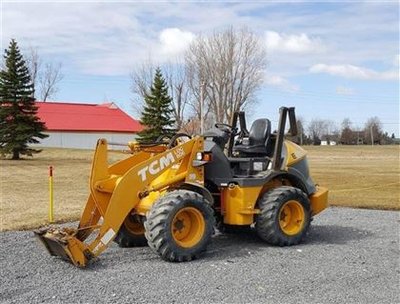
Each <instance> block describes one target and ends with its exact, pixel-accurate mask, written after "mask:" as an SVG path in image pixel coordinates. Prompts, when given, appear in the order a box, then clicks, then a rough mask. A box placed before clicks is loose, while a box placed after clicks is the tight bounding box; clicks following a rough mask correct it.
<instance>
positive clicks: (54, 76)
mask: <svg viewBox="0 0 400 304" xmlns="http://www.w3.org/2000/svg"><path fill="white" fill-rule="evenodd" d="M61 67H62V65H61V63H58V64H53V63H46V64H45V65H44V69H43V70H41V71H40V73H39V78H38V86H39V94H40V95H39V97H40V99H41V100H42V101H46V100H47V99H48V98H51V97H55V95H56V94H57V92H58V87H57V84H58V83H59V82H60V81H61V80H62V79H63V77H64V75H63V74H62V73H61Z"/></svg>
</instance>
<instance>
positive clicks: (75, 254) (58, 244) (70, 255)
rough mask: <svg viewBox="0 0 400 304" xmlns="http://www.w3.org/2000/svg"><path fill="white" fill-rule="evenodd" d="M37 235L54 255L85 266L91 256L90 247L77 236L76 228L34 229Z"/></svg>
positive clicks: (79, 265) (76, 264)
mask: <svg viewBox="0 0 400 304" xmlns="http://www.w3.org/2000/svg"><path fill="white" fill-rule="evenodd" d="M34 233H35V235H36V237H37V238H38V239H39V240H40V241H41V242H42V243H43V245H44V246H45V247H46V249H47V251H48V252H49V253H50V255H52V256H59V257H61V258H62V259H64V260H66V261H69V262H71V263H73V264H74V265H75V266H78V267H84V266H86V263H87V262H88V260H89V259H90V257H91V254H90V251H89V249H87V247H86V245H85V244H84V243H82V242H81V241H80V240H78V239H77V238H76V237H75V234H76V230H75V229H71V228H62V229H55V228H44V229H40V230H36V231H34Z"/></svg>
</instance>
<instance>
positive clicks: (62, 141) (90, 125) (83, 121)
mask: <svg viewBox="0 0 400 304" xmlns="http://www.w3.org/2000/svg"><path fill="white" fill-rule="evenodd" d="M36 105H37V106H38V116H39V118H40V120H41V121H42V122H44V123H45V124H46V127H47V130H46V132H45V133H46V134H48V135H49V137H48V138H45V139H43V140H42V141H41V143H40V145H41V146H44V147H59V148H81V149H93V148H94V147H95V146H96V142H97V140H98V139H99V138H106V139H107V140H108V141H112V142H120V143H127V142H128V141H132V140H133V139H134V138H135V137H136V136H137V135H136V133H137V132H139V131H141V130H142V126H141V125H140V123H139V122H138V121H137V120H135V119H133V118H132V117H130V116H129V115H128V114H126V113H125V112H123V111H122V110H121V109H120V108H118V106H117V105H116V104H114V103H104V104H82V103H65V102H36Z"/></svg>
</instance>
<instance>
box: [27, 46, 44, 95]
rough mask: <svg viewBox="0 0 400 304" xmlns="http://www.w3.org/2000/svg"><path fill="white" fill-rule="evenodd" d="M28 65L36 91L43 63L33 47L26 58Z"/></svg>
mask: <svg viewBox="0 0 400 304" xmlns="http://www.w3.org/2000/svg"><path fill="white" fill-rule="evenodd" d="M26 63H27V65H28V69H29V75H30V76H31V80H32V83H33V86H34V89H36V87H37V81H38V74H39V70H40V67H41V65H42V61H41V59H40V57H39V54H38V51H37V49H36V48H33V47H32V46H31V47H30V48H29V52H28V56H27V57H26Z"/></svg>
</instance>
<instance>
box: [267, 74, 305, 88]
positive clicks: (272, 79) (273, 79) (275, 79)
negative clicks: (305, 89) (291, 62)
mask: <svg viewBox="0 0 400 304" xmlns="http://www.w3.org/2000/svg"><path fill="white" fill-rule="evenodd" d="M264 81H265V84H266V85H268V86H273V87H278V88H281V89H283V90H285V91H298V90H299V89H300V88H299V86H298V85H295V84H293V83H291V82H290V81H289V80H287V79H286V78H283V77H281V76H278V75H266V76H265V80H264Z"/></svg>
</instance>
